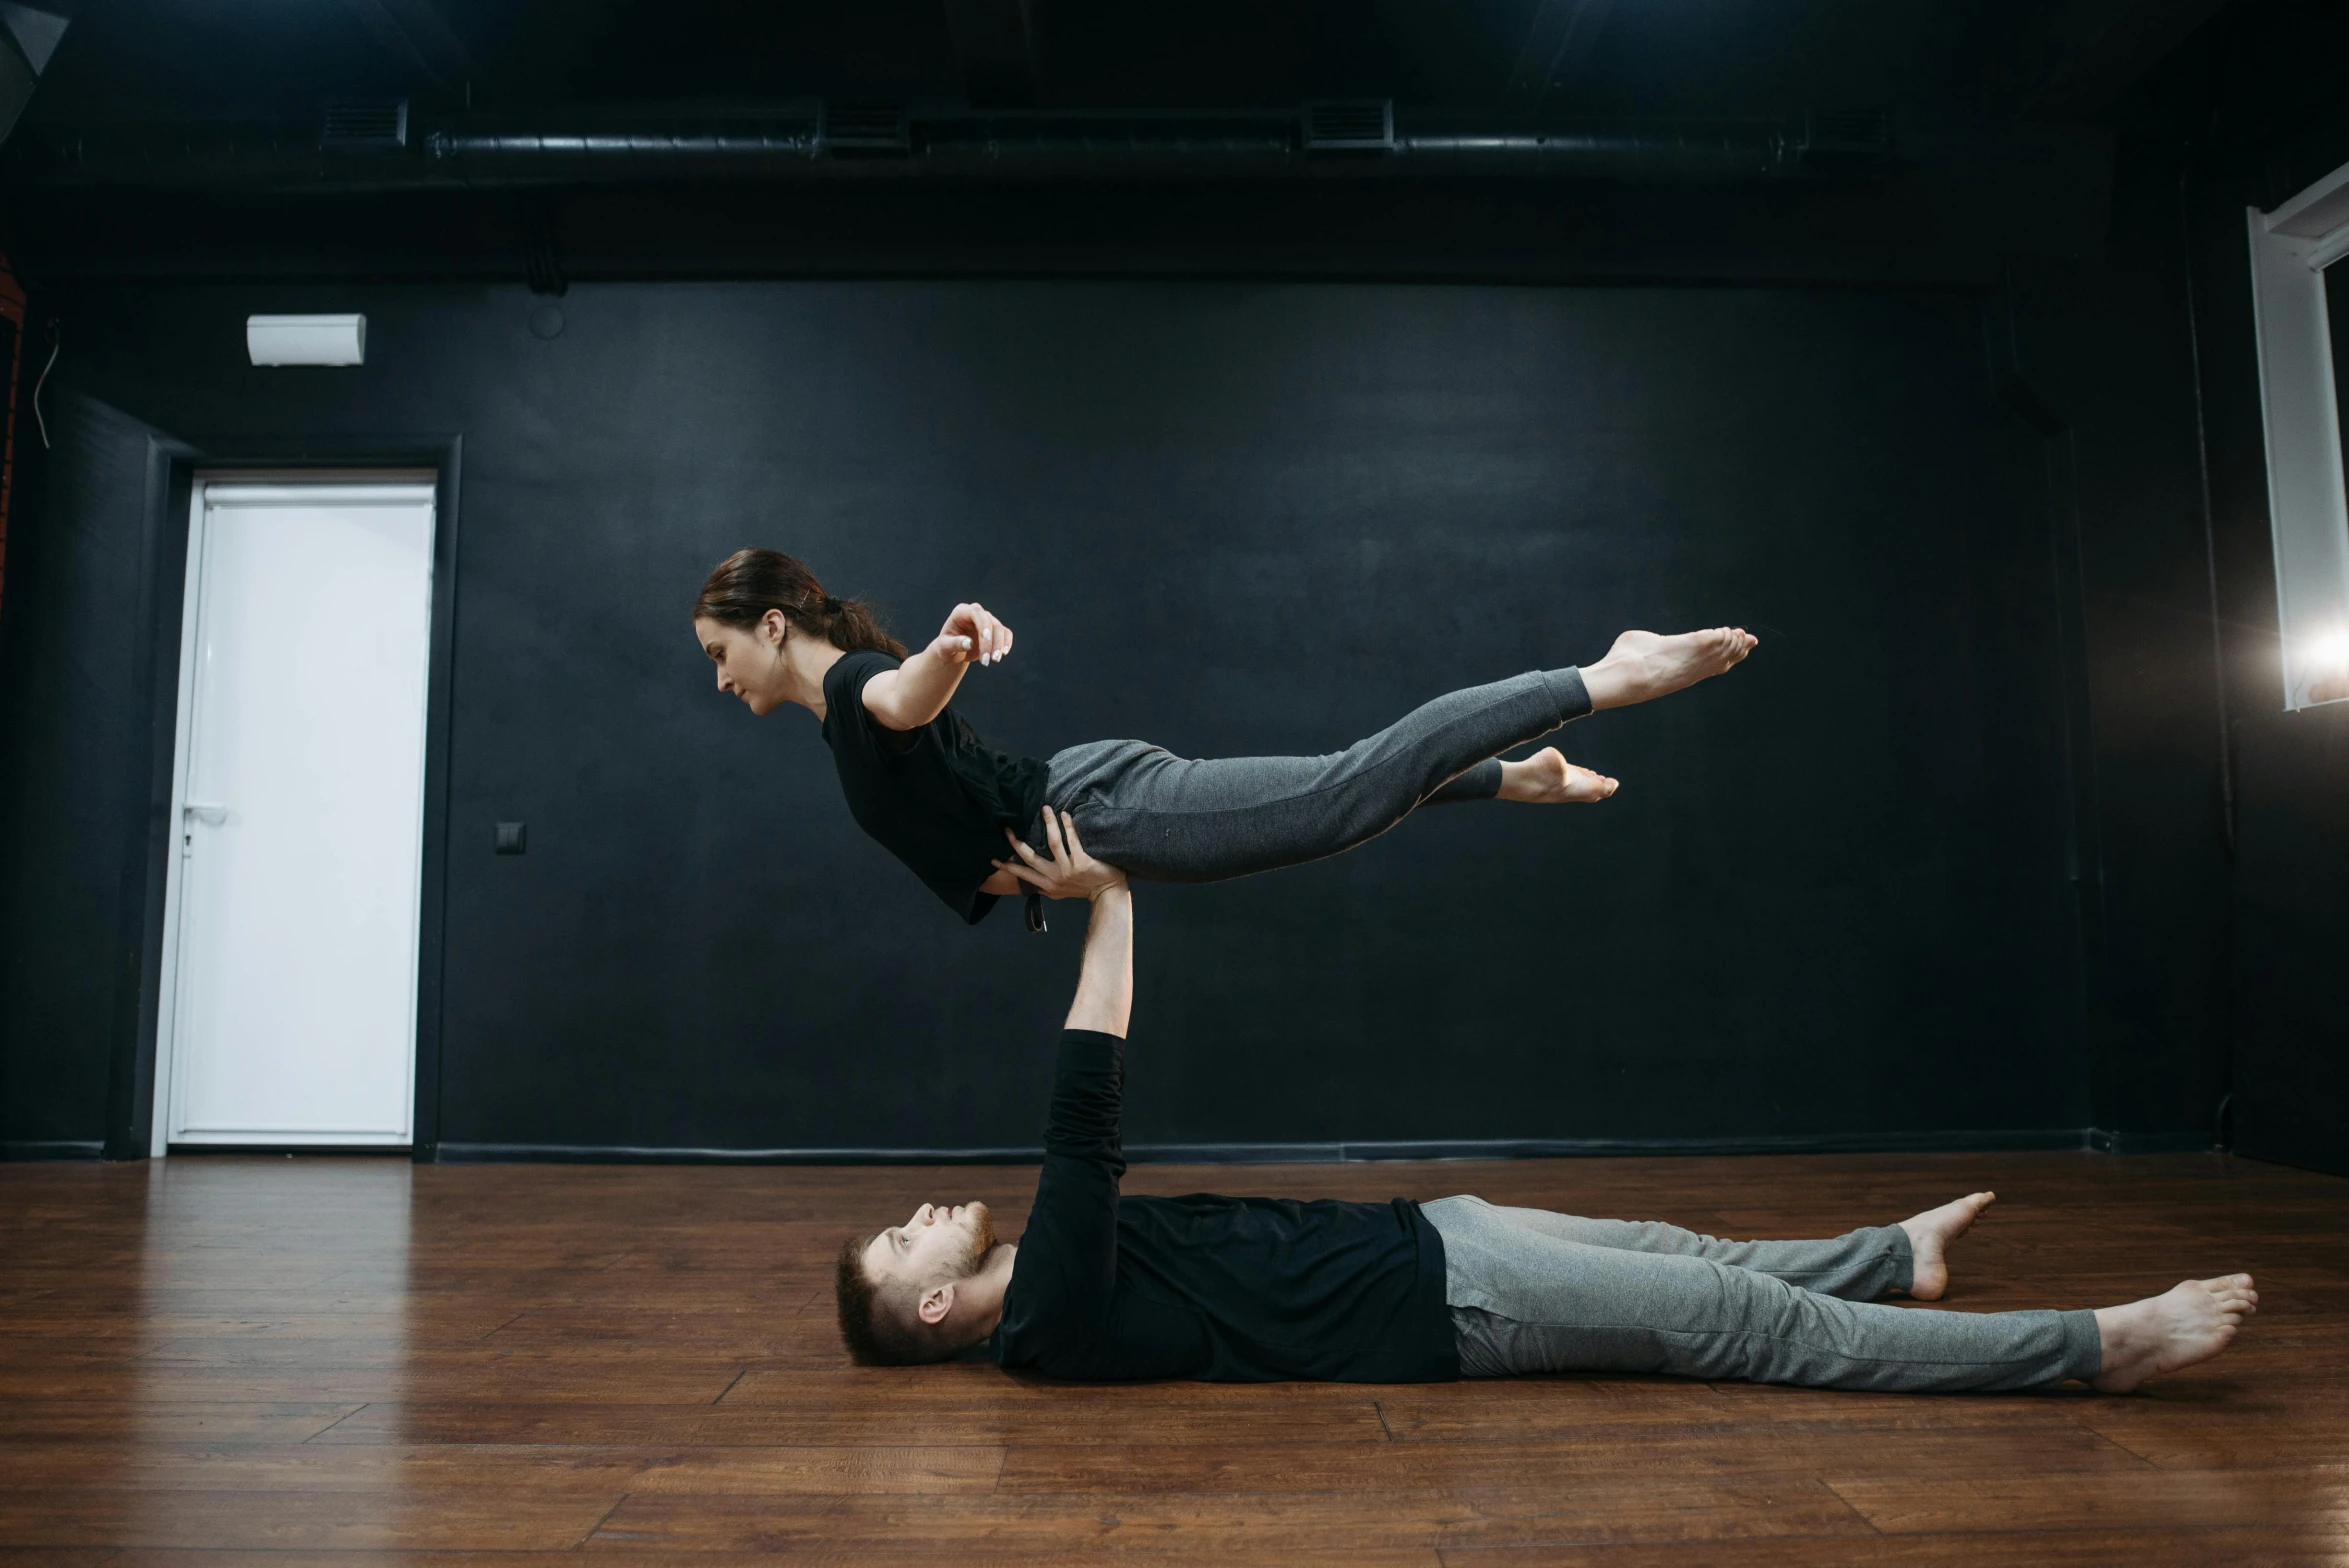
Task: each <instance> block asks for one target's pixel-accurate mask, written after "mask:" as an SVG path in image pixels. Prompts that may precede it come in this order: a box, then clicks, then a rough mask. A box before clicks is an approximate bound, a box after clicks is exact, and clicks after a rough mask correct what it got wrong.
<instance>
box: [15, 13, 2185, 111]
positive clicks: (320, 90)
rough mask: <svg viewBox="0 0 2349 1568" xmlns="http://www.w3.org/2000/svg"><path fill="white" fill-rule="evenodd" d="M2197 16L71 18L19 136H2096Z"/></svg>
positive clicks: (89, 15) (156, 15)
mask: <svg viewBox="0 0 2349 1568" xmlns="http://www.w3.org/2000/svg"><path fill="white" fill-rule="evenodd" d="M2214 9H2216V5H2215V3H2214V0H2036V3H2035V0H1984V3H1967V0H1930V3H1928V0H1915V3H1910V4H1885V3H1882V0H1773V3H1764V0H1451V3H1447V0H1193V3H1192V4H1189V5H1187V6H1182V7H1174V8H1165V9H1159V10H1148V11H1146V10H1143V9H1142V8H1139V7H1131V6H1102V5H1085V4H1079V3H1073V0H1027V3H1022V0H859V3H856V4H832V5H820V6H819V5H808V4H791V3H777V4H754V3H745V0H476V3H459V0H92V3H85V4H82V5H80V6H79V7H78V8H76V12H75V15H74V20H73V25H72V28H71V30H70V32H69V34H68V35H67V38H66V41H65V43H64V46H63V47H62V48H61V49H60V51H59V52H58V55H57V58H56V59H55V61H54V62H53V63H52V65H51V68H50V71H49V73H48V78H47V79H46V80H45V81H44V82H43V84H42V86H41V89H40V91H39V93H38V95H37V96H36V98H35V99H34V102H33V105H32V108H31V110H30V113H29V116H28V123H30V124H35V125H46V126H49V127H53V128H55V127H79V126H97V125H107V124H116V125H119V124H123V123H127V122H143V123H150V124H152V123H163V122H191V121H196V122H212V121H223V120H237V121H255V120H273V119H282V120H299V119H303V118H307V117H310V116H313V115H315V114H316V113H317V111H318V109H319V106H320V105H321V103H322V102H323V101H324V100H326V99H328V98H332V97H337V96H348V95H354V94H383V95H392V96H406V97H409V98H411V99H413V100H414V101H415V102H416V104H417V106H418V110H419V113H457V112H461V111H462V110H463V109H464V108H465V107H466V106H467V100H468V97H469V98H470V103H471V106H472V107H473V108H475V109H477V110H480V111H484V112H491V111H494V112H498V113H502V114H508V115H512V114H517V113H527V112H529V111H532V110H537V109H547V108H555V107H562V108H577V107H582V106H621V105H649V104H669V105H710V106H714V105H720V104H727V105H741V104H758V103H776V102H784V101H800V100H835V101H838V100H856V101H883V102H888V103H893V104H898V105H903V106H907V107H910V108H915V109H919V108H922V107H924V106H936V107H941V108H951V107H960V106H967V105H970V104H973V103H977V104H979V105H981V106H986V105H990V104H993V105H1001V106H1014V107H1034V108H1038V109H1043V110H1096V111H1097V110H1213V109H1230V108H1243V107H1246V108H1262V107H1266V106H1274V105H1293V104H1297V103H1299V102H1302V101H1305V100H1311V99H1328V98H1372V99H1376V98H1391V99H1393V100H1395V102H1396V104H1397V108H1398V113H1399V114H1412V113H1417V114H1423V115H1444V116H1450V117H1454V118H1460V119H1468V120H1478V121H1489V122H1494V123H1502V122H1519V123H1531V122H1552V121H1562V120H1566V121H1570V120H1583V119H1599V120H1624V119H1639V120H1657V119H1661V120H1715V119H1738V118H1770V117H1780V118H1782V117H1788V116H1798V115H1801V114H1804V113H1806V112H1812V111H1818V110H1849V109H1872V110H1887V111H1891V112H1892V113H1893V114H1894V115H1895V116H1896V117H1898V118H1900V119H1902V120H1904V121H1907V122H1910V123H1916V124H1923V125H1963V124H1970V123H1971V124H1978V123H1981V122H1983V121H1985V120H1990V121H1996V120H2000V119H2005V118H2011V117H2012V116H2014V115H2016V114H2017V113H2021V112H2028V111H2030V110H2031V109H2032V108H2033V107H2034V106H2037V108H2038V109H2040V110H2041V111H2044V112H2053V113H2055V114H2058V115H2063V114H2074V115H2081V114H2093V113H2094V112H2095V111H2096V110H2097V109H2098V108H2100V107H2101V105H2102V100H2104V99H2107V98H2109V97H2110V96H2111V94H2112V92H2113V91H2115V90H2117V88H2118V87H2119V86H2121V85H2124V84H2125V82H2126V80H2127V79H2128V78H2129V77H2130V76H2133V75H2134V74H2136V73H2137V72H2138V71H2141V70H2142V69H2143V68H2144V67H2145V66H2146V65H2148V64H2150V63H2151V62H2152V60H2153V59H2154V58H2155V57H2156V56H2158V54H2159V53H2160V52H2162V51H2163V50H2166V49H2167V48H2168V47H2170V46H2172V45H2174V44H2175V43H2176V42H2177V41H2178V40H2179V39H2180V38H2182V37H2184V36H2185V35H2186V34H2187V33H2188V32H2189V31H2191V29H2192V28H2193V27H2194V26H2196V25H2198V24H2199V23H2200V22H2201V21H2202V20H2203V19H2204V18H2205V17H2206V16H2207V15H2208V14H2209V13H2210V12H2211V11H2212V10H2214Z"/></svg>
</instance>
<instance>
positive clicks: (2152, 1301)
mask: <svg viewBox="0 0 2349 1568" xmlns="http://www.w3.org/2000/svg"><path fill="white" fill-rule="evenodd" d="M2258 1310H2259V1292H2258V1291H2256V1290H2253V1289H2252V1288H2251V1276H2250V1275H2248V1274H2221V1275H2220V1276H2219V1277H2218V1278H2216V1279H2190V1280H2187V1281H2186V1282H2185V1283H2183V1284H2181V1285H2178V1286H2176V1287H2175V1288H2173V1289H2170V1290H2165V1291H2163V1292H2162V1293H2161V1294H2160V1295H2158V1296H2148V1297H2146V1298H2145V1299H2144V1300H2143V1301H2132V1302H2130V1303H2129V1304H2128V1305H2127V1306H2125V1307H2105V1308H2102V1309H2100V1310H2099V1311H2098V1312H2097V1314H2096V1332H2097V1333H2098V1334H2100V1335H2102V1336H2103V1338H2104V1366H2103V1369H2102V1370H2101V1371H2099V1372H2098V1373H2097V1374H2096V1376H2094V1377H2093V1378H2091V1379H2089V1381H2090V1382H2091V1383H2093V1384H2095V1385H2096V1386H2097V1387H2098V1388H2101V1389H2103V1390H2104V1391H2105V1392H2106V1393H2108V1394H2125V1393H2127V1392H2128V1391H2129V1390H2130V1389H2132V1388H2135V1387H2136V1386H2137V1385H2138V1384H2140V1383H2142V1382H2144V1381H2145V1380H2146V1379H2147V1378H2149V1377H2159V1376H2160V1375H2161V1374H2162V1373H2164V1372H2175V1371H2177V1370H2178V1368H2180V1367H2190V1366H2192V1365H2193V1364H2194V1363H2195V1362H2197V1361H2208V1360H2209V1359H2210V1358H2211V1357H2213V1356H2215V1355H2217V1354H2218V1353H2219V1352H2220V1351H2222V1350H2224V1349H2226V1348H2227V1342H2228V1341H2229V1340H2231V1339H2233V1338H2234V1337H2235V1329H2236V1328H2237V1327H2238V1326H2239V1325H2240V1324H2241V1323H2242V1321H2243V1320H2244V1319H2245V1318H2247V1317H2249V1316H2251V1314H2252V1313H2254V1312H2257V1311H2258Z"/></svg>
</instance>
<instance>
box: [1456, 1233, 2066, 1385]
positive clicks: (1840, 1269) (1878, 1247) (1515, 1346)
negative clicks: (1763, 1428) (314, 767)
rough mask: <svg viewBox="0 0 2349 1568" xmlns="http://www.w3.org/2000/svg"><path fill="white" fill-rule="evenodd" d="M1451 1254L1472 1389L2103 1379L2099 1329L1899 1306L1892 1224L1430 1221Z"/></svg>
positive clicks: (1901, 1265) (2025, 1316) (1898, 1255)
mask: <svg viewBox="0 0 2349 1568" xmlns="http://www.w3.org/2000/svg"><path fill="white" fill-rule="evenodd" d="M1420 1212H1421V1213H1423V1214H1425V1215H1426V1216H1427V1219H1428V1223H1430V1224H1431V1225H1433V1226H1435V1228H1436V1232H1437V1234H1439V1235H1441V1236H1442V1237H1443V1238H1444V1271H1445V1299H1446V1300H1447V1301H1448V1302H1449V1303H1450V1305H1451V1308H1452V1324H1453V1327H1454V1329H1455V1330H1456V1332H1457V1333H1458V1335H1459V1346H1460V1373H1461V1375H1462V1376H1463V1377H1505V1376H1509V1375H1511V1374H1515V1373H1523V1372H1670V1373H1676V1374H1678V1375H1679V1376H1682V1377H1700V1378H1742V1379H1745V1380H1747V1381H1750V1382H1755V1383H1799V1384H1803V1385H1805V1386H1807V1387H1811V1388H1866V1389H1875V1390H1877V1391H1879V1392H1883V1393H1922V1392H1926V1391H1933V1390H1940V1391H1948V1390H1956V1389H1997V1388H2031V1387H2035V1386H2037V1385H2040V1384H2046V1383H2058V1382H2061V1381H2063V1380H2064V1379H2065V1378H2089V1377H2093V1376H2095V1375H2096V1372H2097V1369H2098V1368H2099V1366H2100V1365H2101V1364H2102V1361H2103V1341H2102V1336H2101V1335H2099V1334H2098V1332H2097V1328H2096V1314H2095V1313H2093V1312H1942V1311H1932V1310H1919V1309H1910V1308H1903V1307H1888V1306H1884V1305H1881V1304H1879V1303H1877V1302H1874V1301H1873V1300H1871V1299H1870V1298H1872V1297H1875V1296H1881V1295H1884V1294H1885V1293H1886V1292H1888V1291H1893V1290H1903V1289H1906V1288H1907V1286H1908V1283H1909V1275H1910V1271H1911V1268H1912V1266H1913V1264H1912V1260H1911V1258H1910V1255H1909V1240H1908V1233H1907V1232H1906V1231H1904V1230H1902V1229H1901V1228H1900V1227H1899V1226H1898V1225H1883V1226H1878V1227H1875V1228H1873V1229H1869V1230H1855V1231H1853V1232H1852V1233H1851V1234H1850V1235H1848V1236H1837V1237H1835V1238H1834V1239H1833V1240H1830V1241H1717V1240H1715V1239H1714V1238H1713V1237H1711V1236H1699V1235H1697V1234H1696V1233H1695V1232H1693V1231H1685V1230H1682V1229H1680V1228H1679V1227H1677V1226H1674V1225H1663V1224H1657V1223H1653V1222H1644V1223H1635V1222H1630V1221H1625V1220H1586V1219H1578V1218H1577V1217H1575V1216H1574V1215H1571V1214H1551V1213H1549V1212H1547V1211H1545V1210H1542V1209H1505V1208H1500V1207H1498V1206H1496V1205H1494V1204H1490V1203H1487V1202H1485V1201H1484V1200H1483V1199H1482V1198H1471V1197H1458V1198H1439V1199H1437V1200H1436V1201H1435V1202H1433V1203H1423V1204H1421V1205H1420Z"/></svg>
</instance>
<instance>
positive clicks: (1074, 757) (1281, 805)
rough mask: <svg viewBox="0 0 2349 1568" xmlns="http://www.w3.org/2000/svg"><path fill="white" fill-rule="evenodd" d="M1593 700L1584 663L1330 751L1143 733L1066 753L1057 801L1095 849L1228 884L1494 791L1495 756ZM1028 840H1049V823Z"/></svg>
mask: <svg viewBox="0 0 2349 1568" xmlns="http://www.w3.org/2000/svg"><path fill="white" fill-rule="evenodd" d="M1588 712H1590V693H1589V692H1588V691H1586V690H1584V688H1583V684H1582V672H1581V671H1580V670H1575V669H1563V670H1534V671H1531V672H1529V673H1527V674H1524V675H1518V676H1513V677H1511V678H1510V679H1508V680H1505V681H1495V682H1493V683H1492V684H1491V685H1489V686H1471V687H1469V688H1468V689H1467V690H1465V691H1456V692H1453V693H1451V694H1450V695H1448V696H1443V697H1438V698H1437V699H1436V700H1435V701H1433V702H1431V703H1428V704H1426V705H1425V706H1424V707H1420V708H1417V709H1414V710H1413V711H1412V712H1410V713H1408V714H1405V715H1404V716H1403V718H1402V719H1400V720H1399V721H1397V722H1396V723H1394V724H1392V725H1390V726H1388V727H1387V728H1386V729H1383V730H1381V731H1379V732H1378V733H1377V734H1376V735H1373V736H1371V737H1370V738H1369V739H1368V740H1362V741H1356V742H1355V743H1354V744H1353V745H1351V746H1349V747H1347V748H1346V749H1345V750H1344V751H1339V752H1332V753H1330V754H1329V755H1328V756H1325V757H1227V758H1220V759H1213V760H1207V761H1200V760H1197V759H1193V758H1189V757H1178V756H1176V755H1174V754H1173V753H1172V752H1170V751H1168V750H1166V749H1165V748H1164V747H1162V746H1153V745H1150V744H1149V743H1148V742H1146V741H1138V740H1098V741H1089V742H1087V743H1086V744H1084V745H1082V746H1071V747H1069V748H1068V749H1067V750H1066V751H1062V752H1058V753H1056V754H1055V755H1054V756H1053V758H1052V760H1051V762H1050V763H1049V764H1048V767H1049V769H1050V777H1049V778H1048V779H1047V781H1046V783H1045V785H1044V800H1045V804H1047V805H1050V806H1055V807H1058V808H1059V809H1060V810H1062V811H1065V812H1067V813H1069V814H1070V815H1071V816H1073V817H1075V818H1076V822H1077V832H1078V834H1079V835H1080V836H1081V837H1082V838H1083V839H1084V841H1085V850H1086V852H1087V853H1088V854H1090V855H1092V856H1093V858H1094V859H1096V860H1103V861H1107V862H1108V863H1109V864H1111V865H1113V866H1117V867H1120V868H1122V869H1123V870H1124V871H1125V872H1126V874H1127V875H1128V876H1132V877H1138V878H1140V879H1142V880H1144V881H1149V882H1220V881H1222V880H1223V879H1224V878H1226V877H1244V876H1248V875H1251V874H1252V873H1255V872H1258V871H1271V870H1274V869H1276V868H1278V867H1281V866H1294V865H1301V864H1303V863H1304V862H1305V861H1308V860H1319V859H1321V858H1323V857H1324V856H1327V855H1335V854H1338V853H1340V852H1342V851H1345V850H1349V849H1352V848H1353V847H1354V846H1355V845H1357V844H1360V843H1362V842H1363V841H1364V840H1366V839H1372V838H1376V837H1377V836H1378V835H1379V834H1381V833H1384V832H1385V831H1386V830H1387V829H1389V828H1391V827H1393V826H1394V825H1395V824H1396V823H1398V822H1400V821H1402V820H1403V819H1404V818H1405V817H1407V816H1409V815H1410V814H1411V812H1412V811H1413V810H1414V809H1415V808H1417V807H1419V806H1421V805H1435V804H1443V803H1447V802H1451V801H1456V800H1489V799H1491V798H1492V796H1493V795H1494V794H1495V793H1496V792H1498V791H1499V789H1500V787H1501V765H1500V763H1498V762H1496V761H1493V760H1492V759H1493V758H1495V757H1497V756H1499V755H1500V754H1501V753H1502V752H1504V751H1507V750H1508V749H1509V748H1510V747H1512V746H1517V745H1521V744H1523V743H1524V742H1526V741H1529V740H1532V739H1534V738H1535V737H1536V736H1540V735H1546V734H1548V733H1549V732H1550V731H1551V730H1554V729H1556V728H1557V727H1558V726H1559V725H1561V724H1564V723H1565V722H1566V721H1567V720H1569V719H1579V718H1581V717H1582V716H1583V715H1584V714H1586V713H1588ZM1028 839H1029V842H1030V843H1032V844H1034V845H1035V846H1036V847H1037V848H1038V849H1039V850H1041V849H1042V848H1043V847H1044V834H1043V828H1042V825H1041V824H1038V825H1037V826H1036V827H1035V828H1033V829H1031V830H1030V831H1029V834H1028Z"/></svg>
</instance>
